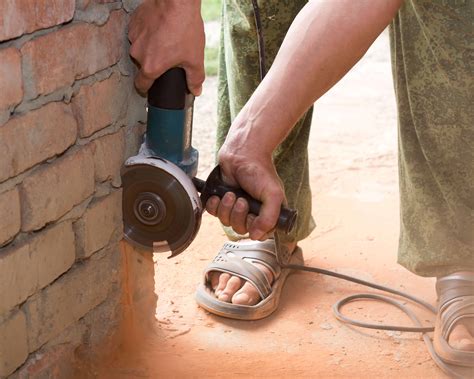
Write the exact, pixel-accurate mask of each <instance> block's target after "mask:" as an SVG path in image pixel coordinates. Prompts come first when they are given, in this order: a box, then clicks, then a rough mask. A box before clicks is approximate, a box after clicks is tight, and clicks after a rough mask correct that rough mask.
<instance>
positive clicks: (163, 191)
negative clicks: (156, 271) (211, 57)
mask: <svg viewBox="0 0 474 379" xmlns="http://www.w3.org/2000/svg"><path fill="white" fill-rule="evenodd" d="M193 102H194V97H193V95H192V94H191V93H189V91H188V90H187V86H186V76H185V73H184V70H183V69H181V68H173V69H170V70H168V71H167V72H166V73H164V74H163V75H162V76H161V77H160V78H158V79H157V80H155V82H154V83H153V85H152V87H151V88H150V90H149V92H148V115H147V129H146V134H145V138H144V142H143V144H142V145H141V147H140V151H139V153H138V155H136V156H133V157H130V158H129V159H128V160H127V161H126V162H125V164H124V168H123V170H122V182H123V202H122V208H123V209H122V210H123V218H124V235H125V238H126V239H127V240H128V241H130V242H132V243H133V244H135V245H138V246H140V247H143V248H145V249H147V250H151V249H153V251H154V252H167V251H171V252H172V255H171V256H175V255H177V254H179V253H181V252H182V251H183V250H184V249H186V247H187V246H189V244H190V243H191V242H192V241H193V239H194V237H195V236H196V234H197V232H198V230H199V226H200V223H201V215H202V205H201V200H200V198H199V194H198V192H197V190H196V188H195V186H194V184H193V182H192V180H191V179H192V178H193V177H194V176H195V175H196V172H197V167H198V152H197V150H196V149H194V148H193V147H192V146H191V137H192V119H193Z"/></svg>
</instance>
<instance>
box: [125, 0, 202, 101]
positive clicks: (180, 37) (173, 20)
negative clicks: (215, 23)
mask: <svg viewBox="0 0 474 379" xmlns="http://www.w3.org/2000/svg"><path fill="white" fill-rule="evenodd" d="M128 38H129V40H130V42H131V43H132V45H131V47H130V55H131V56H132V57H133V58H134V59H135V60H136V62H137V63H138V65H139V69H140V70H139V72H138V74H137V76H136V78H135V86H136V87H137V89H138V90H139V91H140V92H142V93H146V92H147V91H148V89H149V88H150V87H151V85H152V84H153V82H154V80H155V79H157V78H158V77H159V76H161V75H162V74H163V73H164V72H165V71H167V70H168V69H170V68H172V67H177V66H179V67H182V68H184V70H185V71H186V79H187V82H188V88H189V90H190V91H191V92H192V93H193V94H194V95H195V96H199V95H200V94H201V91H202V83H203V82H204V78H205V73H204V45H205V35H204V24H203V21H202V17H201V1H200V0H145V1H144V2H143V4H142V5H140V6H139V7H138V8H137V10H136V11H135V12H134V14H133V15H132V18H131V20H130V25H129V32H128Z"/></svg>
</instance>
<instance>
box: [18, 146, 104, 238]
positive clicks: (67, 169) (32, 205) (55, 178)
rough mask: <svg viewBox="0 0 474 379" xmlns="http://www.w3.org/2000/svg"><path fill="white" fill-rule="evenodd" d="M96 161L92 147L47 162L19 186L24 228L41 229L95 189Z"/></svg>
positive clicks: (30, 229) (25, 229) (27, 229)
mask: <svg viewBox="0 0 474 379" xmlns="http://www.w3.org/2000/svg"><path fill="white" fill-rule="evenodd" d="M94 184H95V183H94V160H93V157H92V151H91V149H90V148H89V147H84V148H82V149H81V150H79V151H77V152H75V153H74V154H70V155H67V156H65V157H62V158H60V159H57V160H55V161H53V162H52V163H50V164H48V165H45V166H44V167H42V168H40V169H39V170H38V171H36V172H35V173H33V174H32V175H31V176H29V177H27V178H26V179H25V180H24V181H23V183H22V184H21V185H20V195H21V206H22V209H21V218H22V230H23V231H25V232H27V231H32V230H37V229H39V228H42V227H43V226H44V225H46V224H47V223H48V222H50V221H54V220H57V219H58V218H59V217H61V216H63V215H64V214H66V213H67V212H68V211H69V210H71V209H72V207H74V206H75V205H77V204H79V203H80V202H82V201H83V200H85V199H86V198H87V197H89V196H90V195H91V194H92V193H93V192H94Z"/></svg>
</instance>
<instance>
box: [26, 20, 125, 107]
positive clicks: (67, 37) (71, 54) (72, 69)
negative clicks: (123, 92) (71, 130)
mask: <svg viewBox="0 0 474 379" xmlns="http://www.w3.org/2000/svg"><path fill="white" fill-rule="evenodd" d="M124 39H125V16H124V12H123V11H115V12H112V13H111V15H110V19H109V21H108V22H107V23H106V24H105V25H104V26H94V25H92V24H87V23H80V24H75V25H72V26H69V27H65V28H62V29H61V30H58V31H56V32H53V33H49V34H46V35H44V36H40V37H38V38H35V39H33V40H31V41H29V42H27V43H26V44H25V45H24V46H23V47H22V49H21V53H22V56H23V63H24V67H26V70H27V71H28V74H29V75H30V76H31V78H32V82H31V83H29V85H31V88H30V87H28V94H29V96H30V97H32V98H34V97H36V96H38V95H41V94H48V93H51V92H53V91H55V90H56V89H58V88H62V87H65V86H69V85H71V84H72V83H73V82H74V80H75V79H81V78H85V77H87V76H89V75H91V74H94V73H95V72H97V71H100V70H102V69H104V68H106V67H109V66H111V65H113V64H115V63H116V62H118V61H119V59H120V57H121V56H122V55H123V53H124Z"/></svg>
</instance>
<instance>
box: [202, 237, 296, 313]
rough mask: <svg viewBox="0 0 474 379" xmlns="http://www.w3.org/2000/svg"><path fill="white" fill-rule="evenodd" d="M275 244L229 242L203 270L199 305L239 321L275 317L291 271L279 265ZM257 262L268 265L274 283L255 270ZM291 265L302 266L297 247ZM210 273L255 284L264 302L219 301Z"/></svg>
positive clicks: (271, 240)
mask: <svg viewBox="0 0 474 379" xmlns="http://www.w3.org/2000/svg"><path fill="white" fill-rule="evenodd" d="M275 250H276V248H275V241H274V240H273V239H268V240H266V241H263V242H259V241H240V242H227V243H225V244H224V246H223V247H222V249H221V251H220V252H219V254H217V256H216V257H215V258H214V260H213V261H212V262H211V264H209V266H208V267H207V268H206V269H205V271H204V283H202V284H201V285H200V286H199V287H198V290H197V292H196V301H197V303H198V304H199V305H200V306H201V307H202V308H204V309H206V310H207V311H209V312H211V313H214V314H216V315H218V316H223V317H228V318H233V319H238V320H259V319H262V318H265V317H267V316H269V315H270V314H272V313H273V312H274V311H275V310H276V309H277V308H278V304H279V302H280V295H281V291H282V289H283V285H284V283H285V281H286V278H287V277H288V275H289V274H290V273H291V272H292V271H293V270H291V269H281V267H280V265H279V264H278V262H277V257H276V252H275ZM252 262H254V263H260V264H262V265H265V266H266V267H268V268H269V269H270V271H271V272H272V273H273V278H274V279H273V283H272V284H270V283H269V282H268V280H267V278H266V276H265V275H264V274H263V273H262V272H261V270H259V269H258V267H255V265H253V264H252ZM290 263H292V264H302V263H303V254H302V251H301V249H300V248H299V247H296V248H295V250H294V252H293V254H292V255H291V259H290ZM211 271H220V272H226V273H229V274H231V275H235V276H238V277H240V278H242V279H244V280H246V281H248V282H250V283H252V284H253V285H254V286H255V287H256V288H257V290H258V292H259V294H260V297H261V299H262V300H261V301H260V302H259V303H258V304H256V305H237V304H232V303H227V302H224V301H221V300H218V299H217V298H216V297H215V295H214V291H213V290H212V288H210V286H209V278H208V276H209V273H210V272H211Z"/></svg>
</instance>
